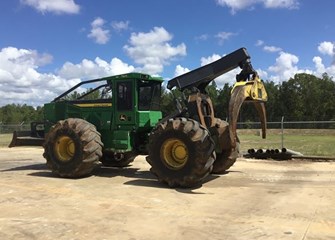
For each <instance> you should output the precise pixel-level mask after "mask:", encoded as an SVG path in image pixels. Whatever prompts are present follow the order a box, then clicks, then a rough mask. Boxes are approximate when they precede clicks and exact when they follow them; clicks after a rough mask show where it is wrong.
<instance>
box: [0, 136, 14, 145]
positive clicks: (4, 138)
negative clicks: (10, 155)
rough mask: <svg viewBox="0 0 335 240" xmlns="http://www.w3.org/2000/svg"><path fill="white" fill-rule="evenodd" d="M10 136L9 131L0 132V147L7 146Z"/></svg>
mask: <svg viewBox="0 0 335 240" xmlns="http://www.w3.org/2000/svg"><path fill="white" fill-rule="evenodd" d="M12 136H13V134H11V133H6V134H0V147H7V146H8V145H9V143H10V141H11V140H12Z"/></svg>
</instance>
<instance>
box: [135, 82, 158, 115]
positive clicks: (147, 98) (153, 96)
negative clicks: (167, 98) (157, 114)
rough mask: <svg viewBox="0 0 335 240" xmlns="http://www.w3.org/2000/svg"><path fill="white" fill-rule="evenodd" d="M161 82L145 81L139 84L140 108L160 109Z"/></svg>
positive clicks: (144, 109) (145, 109) (141, 109)
mask: <svg viewBox="0 0 335 240" xmlns="http://www.w3.org/2000/svg"><path fill="white" fill-rule="evenodd" d="M160 98H161V83H160V82H144V83H141V84H140V85H139V91H138V110H140V111H149V110H150V111H160Z"/></svg>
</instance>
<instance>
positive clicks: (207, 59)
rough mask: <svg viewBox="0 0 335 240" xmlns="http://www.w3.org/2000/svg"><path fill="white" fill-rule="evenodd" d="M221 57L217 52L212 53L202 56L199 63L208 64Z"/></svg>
mask: <svg viewBox="0 0 335 240" xmlns="http://www.w3.org/2000/svg"><path fill="white" fill-rule="evenodd" d="M220 58H221V56H220V55H219V54H215V53H214V54H213V55H212V56H209V57H202V58H201V59H200V64H201V66H205V65H207V64H210V63H212V62H215V61H216V60H219V59H220Z"/></svg>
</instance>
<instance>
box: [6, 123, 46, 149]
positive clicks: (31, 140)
mask: <svg viewBox="0 0 335 240" xmlns="http://www.w3.org/2000/svg"><path fill="white" fill-rule="evenodd" d="M30 129H31V130H30V131H14V132H13V138H12V141H11V142H10V144H9V145H8V147H10V148H11V147H18V146H43V143H44V123H43V122H32V123H31V124H30Z"/></svg>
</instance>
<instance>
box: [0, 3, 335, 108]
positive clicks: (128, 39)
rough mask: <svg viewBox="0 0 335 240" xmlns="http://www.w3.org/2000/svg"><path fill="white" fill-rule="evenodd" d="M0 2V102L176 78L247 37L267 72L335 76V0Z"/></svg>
mask: <svg viewBox="0 0 335 240" xmlns="http://www.w3.org/2000/svg"><path fill="white" fill-rule="evenodd" d="M0 8H1V9H2V12H1V15H0V106H4V105H6V104H12V103H14V104H27V105H32V106H35V107H36V106H41V105H43V104H44V103H46V102H50V101H52V100H53V99H54V98H55V97H57V96H58V95H59V94H61V93H62V92H64V91H66V90H67V89H69V88H70V87H72V86H73V85H75V84H77V83H79V82H80V81H83V80H88V79H94V78H99V77H105V76H111V75H116V74H123V73H127V72H143V73H148V74H152V75H155V76H161V77H163V79H164V80H166V81H168V80H169V79H172V78H173V77H176V76H178V75H180V74H183V73H185V72H187V71H190V70H193V69H195V68H198V67H200V66H203V65H205V64H208V63H210V62H213V61H215V60H217V59H219V58H221V57H222V56H224V55H226V54H229V53H230V52H232V51H234V50H236V49H238V48H241V47H245V48H247V50H248V52H249V54H250V56H251V62H252V65H253V67H254V68H255V69H256V70H257V71H258V73H259V75H260V76H261V78H262V79H263V80H265V81H274V82H275V83H277V84H280V83H281V82H283V81H287V80H289V79H290V78H291V77H294V75H295V74H296V73H309V74H314V75H316V76H321V75H322V74H323V73H325V72H326V73H328V75H329V76H331V77H333V78H334V80H335V21H334V9H335V1H333V0H320V1H316V0H277V1H276V0H161V1H157V0H145V1H136V0H122V1H110V0H96V1H91V0H1V1H0ZM238 72H239V69H235V70H233V71H231V72H229V73H227V74H224V75H223V76H221V77H219V78H217V79H216V80H215V81H216V84H217V86H218V87H219V88H220V87H222V86H223V85H224V84H225V83H229V84H233V83H234V82H235V75H236V74H237V73H238Z"/></svg>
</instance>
